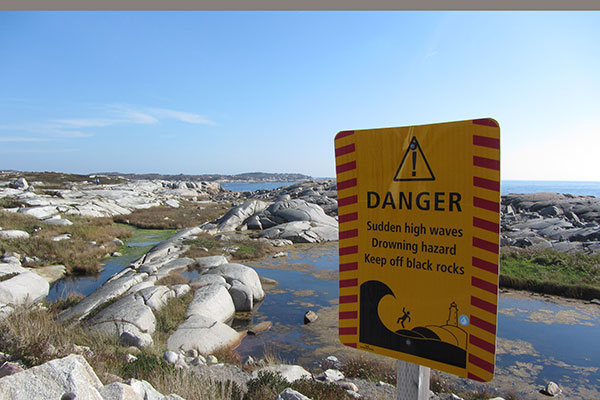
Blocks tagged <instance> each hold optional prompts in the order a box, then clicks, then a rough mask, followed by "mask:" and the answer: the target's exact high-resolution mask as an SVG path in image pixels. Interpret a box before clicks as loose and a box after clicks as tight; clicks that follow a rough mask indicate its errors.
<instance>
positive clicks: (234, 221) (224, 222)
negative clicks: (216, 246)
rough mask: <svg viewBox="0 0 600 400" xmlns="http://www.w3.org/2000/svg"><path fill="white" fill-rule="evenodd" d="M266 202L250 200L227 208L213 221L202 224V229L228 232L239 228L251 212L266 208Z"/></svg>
mask: <svg viewBox="0 0 600 400" xmlns="http://www.w3.org/2000/svg"><path fill="white" fill-rule="evenodd" d="M267 206H268V203H266V202H264V201H261V200H250V201H247V202H245V203H244V204H242V205H240V206H237V207H234V208H232V209H231V210H229V211H228V212H227V213H226V214H225V215H224V216H222V217H221V218H219V219H218V220H216V221H215V222H213V223H208V224H204V225H202V226H201V227H202V229H204V230H207V231H213V232H228V231H234V230H236V229H238V228H241V227H242V225H244V224H245V222H246V220H247V219H248V218H250V216H252V215H253V214H255V213H257V212H260V211H262V210H264V209H265V208H267Z"/></svg>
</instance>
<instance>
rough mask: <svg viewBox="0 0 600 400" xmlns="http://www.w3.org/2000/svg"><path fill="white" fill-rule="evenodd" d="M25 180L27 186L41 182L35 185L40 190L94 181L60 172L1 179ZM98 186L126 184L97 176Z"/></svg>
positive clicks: (116, 178)
mask: <svg viewBox="0 0 600 400" xmlns="http://www.w3.org/2000/svg"><path fill="white" fill-rule="evenodd" d="M21 177H23V178H25V179H26V180H27V182H28V183H29V184H32V183H34V182H41V183H42V185H37V188H41V189H68V188H69V187H70V186H71V184H72V183H83V182H86V181H87V182H89V183H92V182H93V181H94V179H93V178H90V176H89V175H79V174H67V173H62V172H50V171H45V172H13V173H5V174H4V175H3V176H2V179H5V180H14V179H17V178H21ZM98 179H99V180H100V184H102V185H109V184H116V183H123V182H127V181H126V180H125V179H121V178H118V177H116V176H98Z"/></svg>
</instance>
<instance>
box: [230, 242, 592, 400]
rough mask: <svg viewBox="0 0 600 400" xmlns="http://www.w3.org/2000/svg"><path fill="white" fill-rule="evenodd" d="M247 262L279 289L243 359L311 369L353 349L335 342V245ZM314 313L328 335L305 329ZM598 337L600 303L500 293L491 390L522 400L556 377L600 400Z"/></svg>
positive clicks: (259, 314)
mask: <svg viewBox="0 0 600 400" xmlns="http://www.w3.org/2000/svg"><path fill="white" fill-rule="evenodd" d="M248 264H250V265H252V266H253V267H254V268H255V269H256V270H257V272H258V273H259V275H260V276H264V277H267V278H271V279H275V280H276V281H278V282H279V284H278V286H276V287H275V288H274V289H270V290H267V297H266V298H265V300H264V301H263V303H262V304H261V305H260V307H259V308H258V310H257V311H256V312H255V313H254V314H253V316H252V321H248V322H250V323H249V325H251V324H253V323H257V322H261V321H263V320H269V321H271V322H273V327H272V329H271V330H270V331H268V332H266V333H263V334H261V335H258V336H248V337H247V338H246V339H244V341H243V342H242V345H241V346H240V348H239V349H238V350H239V352H240V353H241V354H243V355H246V354H248V355H253V356H259V357H260V356H261V355H262V353H263V352H264V351H265V349H267V351H268V352H269V351H272V352H274V353H276V354H278V355H279V356H280V357H281V358H283V359H284V360H285V361H288V362H298V363H300V364H303V365H305V366H307V367H313V365H311V364H312V361H314V360H315V359H319V358H322V357H323V356H324V355H327V354H326V351H329V352H331V353H333V354H335V355H338V357H339V356H342V357H343V355H344V353H347V352H348V349H347V348H346V347H344V346H341V345H339V344H338V343H337V313H336V311H337V298H338V279H337V269H338V257H337V243H335V244H329V245H326V246H323V245H321V246H313V247H310V246H307V247H306V248H305V249H303V250H300V251H299V252H290V257H289V259H283V260H281V259H277V260H273V259H265V260H262V261H256V262H252V263H248ZM329 272H331V273H329ZM309 309H310V310H314V311H316V312H317V314H319V316H320V318H321V317H323V318H327V317H333V318H332V319H333V320H332V321H327V322H324V321H322V322H319V321H320V320H317V322H315V324H322V328H323V329H324V330H325V331H324V332H323V331H322V332H320V334H319V335H318V337H314V336H311V335H312V334H313V333H314V332H313V331H309V330H310V329H313V328H311V327H309V326H307V325H304V324H303V316H304V313H305V312H306V311H307V310H309ZM332 311H333V312H332ZM310 325H312V324H310ZM599 337H600V306H598V305H593V304H586V303H585V302H583V301H578V300H570V299H561V298H554V297H549V296H536V295H533V296H532V295H530V294H527V293H523V292H505V293H501V295H500V299H499V313H498V350H497V357H496V378H495V379H494V381H492V383H491V385H492V387H494V388H496V390H501V391H502V390H509V389H510V390H514V391H516V392H520V393H522V396H523V398H537V397H536V396H537V389H536V388H538V387H542V386H543V385H545V383H547V382H548V381H549V380H552V381H554V382H557V383H559V385H561V387H562V388H563V390H564V393H565V395H566V394H568V396H567V398H584V399H585V398H600V346H598V338H599ZM331 338H333V340H331ZM323 348H326V349H328V350H325V352H324V349H323ZM468 384H469V383H468V382H466V383H465V386H468ZM584 388H585V389H584ZM527 393H529V396H530V397H528V395H527ZM532 393H534V394H532ZM596 395H597V396H596ZM590 396H592V397H590Z"/></svg>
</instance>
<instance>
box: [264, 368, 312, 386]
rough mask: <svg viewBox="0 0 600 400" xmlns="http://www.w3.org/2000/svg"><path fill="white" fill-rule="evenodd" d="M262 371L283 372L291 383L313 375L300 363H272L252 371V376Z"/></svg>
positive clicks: (284, 376) (283, 376)
mask: <svg viewBox="0 0 600 400" xmlns="http://www.w3.org/2000/svg"><path fill="white" fill-rule="evenodd" d="M261 371H269V372H274V373H279V374H281V377H282V378H284V379H285V380H286V381H288V382H289V383H293V382H294V381H296V380H298V379H302V378H310V377H312V375H311V374H310V372H308V371H307V370H305V369H304V368H302V367H301V366H299V365H285V364H278V365H270V366H268V367H263V368H260V369H257V370H255V371H254V372H252V378H257V377H258V374H259V373H260V372H261Z"/></svg>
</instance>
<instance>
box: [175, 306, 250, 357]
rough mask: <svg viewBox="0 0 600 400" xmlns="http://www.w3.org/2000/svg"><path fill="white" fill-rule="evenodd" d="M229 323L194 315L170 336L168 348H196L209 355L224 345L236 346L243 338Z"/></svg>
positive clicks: (176, 349) (185, 349) (199, 351)
mask: <svg viewBox="0 0 600 400" xmlns="http://www.w3.org/2000/svg"><path fill="white" fill-rule="evenodd" d="M243 336H244V334H243V333H238V332H236V331H235V330H234V329H233V328H231V327H230V326H229V325H226V324H224V323H222V322H219V321H216V320H214V319H212V318H208V317H206V316H204V315H192V316H191V317H189V318H188V319H187V320H186V321H185V322H184V323H183V324H181V325H179V328H177V330H176V331H175V332H174V333H173V334H172V335H171V336H170V337H169V339H168V341H167V348H168V349H169V350H171V351H175V352H177V351H180V350H183V351H187V350H191V349H196V350H197V351H198V353H200V354H203V355H208V354H211V353H213V352H214V351H215V350H217V349H220V348H223V347H230V346H231V347H235V346H236V345H237V344H238V343H239V342H240V341H241V340H242V338H243Z"/></svg>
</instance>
